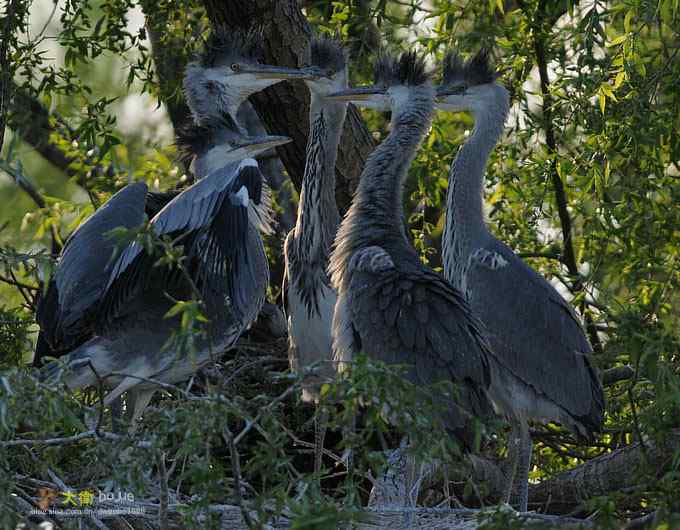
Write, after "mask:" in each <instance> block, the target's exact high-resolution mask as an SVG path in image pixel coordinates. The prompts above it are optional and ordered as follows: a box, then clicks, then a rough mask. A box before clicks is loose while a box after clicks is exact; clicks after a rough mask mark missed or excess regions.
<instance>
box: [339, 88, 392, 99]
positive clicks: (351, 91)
mask: <svg viewBox="0 0 680 530" xmlns="http://www.w3.org/2000/svg"><path fill="white" fill-rule="evenodd" d="M385 92H386V90H385V88H384V87H381V86H376V85H374V86H366V87H357V88H348V89H347V90H340V91H338V92H333V93H332V94H328V95H327V96H326V99H333V100H335V101H367V100H369V99H371V96H375V95H384V94H385Z"/></svg>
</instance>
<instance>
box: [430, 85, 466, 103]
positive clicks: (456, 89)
mask: <svg viewBox="0 0 680 530" xmlns="http://www.w3.org/2000/svg"><path fill="white" fill-rule="evenodd" d="M435 90H436V98H437V100H439V99H440V98H445V97H446V96H462V95H463V94H465V91H466V90H467V87H466V86H465V85H439V86H438V87H436V88H435Z"/></svg>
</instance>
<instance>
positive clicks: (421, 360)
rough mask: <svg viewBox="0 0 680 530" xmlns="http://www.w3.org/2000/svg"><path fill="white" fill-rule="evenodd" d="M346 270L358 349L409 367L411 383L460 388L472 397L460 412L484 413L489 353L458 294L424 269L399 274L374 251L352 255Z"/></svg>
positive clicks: (381, 252)
mask: <svg viewBox="0 0 680 530" xmlns="http://www.w3.org/2000/svg"><path fill="white" fill-rule="evenodd" d="M371 249H374V250H372V251H371ZM419 265H420V264H419ZM350 270H351V274H352V276H351V280H350V285H349V289H348V292H349V293H351V296H350V298H349V299H348V303H347V306H348V308H349V311H350V313H351V317H350V318H351V321H352V326H353V328H354V332H355V334H356V335H357V336H358V339H359V341H360V343H361V349H362V350H363V351H365V353H366V354H367V355H369V356H371V357H372V358H375V359H378V360H380V361H383V362H385V363H390V364H402V365H407V366H409V367H410V369H409V370H410V372H409V377H410V379H411V380H412V381H413V382H416V383H420V384H431V383H435V382H438V381H443V380H445V381H454V382H459V383H466V384H468V385H469V386H470V387H471V388H472V389H474V390H475V391H478V392H477V395H476V396H474V399H473V400H472V402H471V403H470V402H469V403H467V404H466V407H467V408H469V409H471V410H472V411H473V412H475V413H481V412H482V411H484V412H488V410H489V409H488V402H487V401H486V398H485V396H484V395H483V394H484V390H485V389H486V388H487V387H488V385H489V366H488V360H487V355H489V351H488V347H487V345H486V341H485V339H484V337H483V335H482V331H481V329H482V328H481V327H480V324H479V322H477V321H476V319H475V318H474V317H473V316H472V315H471V312H470V309H469V308H468V305H467V303H466V302H465V300H464V299H463V297H462V296H461V295H460V293H458V291H456V290H455V289H454V288H453V287H452V286H451V285H450V284H449V283H448V282H447V281H446V280H444V279H443V278H441V277H440V276H439V275H437V274H436V273H434V272H433V271H431V270H429V269H427V268H425V267H424V266H418V267H414V268H412V270H409V271H404V270H399V268H398V267H395V266H394V264H393V263H392V260H391V259H390V257H389V255H388V254H387V252H386V251H384V250H383V249H381V248H380V247H370V248H369V249H365V250H364V251H360V253H357V255H355V256H354V257H353V258H352V259H351V260H350Z"/></svg>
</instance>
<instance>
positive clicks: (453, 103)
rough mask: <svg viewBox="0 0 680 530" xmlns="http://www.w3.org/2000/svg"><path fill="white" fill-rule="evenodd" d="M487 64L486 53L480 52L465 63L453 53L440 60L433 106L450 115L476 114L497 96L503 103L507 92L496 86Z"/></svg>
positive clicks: (487, 53)
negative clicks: (452, 113) (463, 112)
mask: <svg viewBox="0 0 680 530" xmlns="http://www.w3.org/2000/svg"><path fill="white" fill-rule="evenodd" d="M497 78H498V74H496V73H495V72H494V71H493V69H492V68H491V66H490V65H489V52H488V50H486V49H482V50H481V51H479V52H478V53H477V54H476V55H475V56H473V57H472V58H471V59H469V60H468V61H467V62H463V60H462V59H461V57H460V56H459V55H458V54H457V53H455V52H449V53H448V54H447V55H446V57H445V58H444V72H443V79H442V84H441V85H439V86H438V87H437V97H436V106H437V108H439V109H441V110H446V111H450V112H462V111H473V112H475V111H477V110H480V109H483V108H484V107H486V106H488V105H489V102H490V101H493V100H494V99H496V98H497V97H503V95H505V99H506V100H507V91H506V90H505V88H504V87H502V86H501V85H499V84H498V83H496V79H497Z"/></svg>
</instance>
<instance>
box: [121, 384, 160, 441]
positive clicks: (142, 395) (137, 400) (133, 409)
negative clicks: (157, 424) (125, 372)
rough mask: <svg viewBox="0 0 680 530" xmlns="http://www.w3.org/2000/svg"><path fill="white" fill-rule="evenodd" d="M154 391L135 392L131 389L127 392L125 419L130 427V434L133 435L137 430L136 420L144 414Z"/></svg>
mask: <svg viewBox="0 0 680 530" xmlns="http://www.w3.org/2000/svg"><path fill="white" fill-rule="evenodd" d="M155 392H156V390H155V389H153V388H150V389H144V390H135V389H131V390H128V392H127V408H126V409H125V419H126V420H127V423H128V425H129V426H130V432H131V433H133V432H135V430H136V429H137V420H138V419H139V417H140V416H141V415H142V412H144V409H145V408H146V407H147V405H148V404H149V401H151V398H152V397H153V395H154V393H155Z"/></svg>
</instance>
